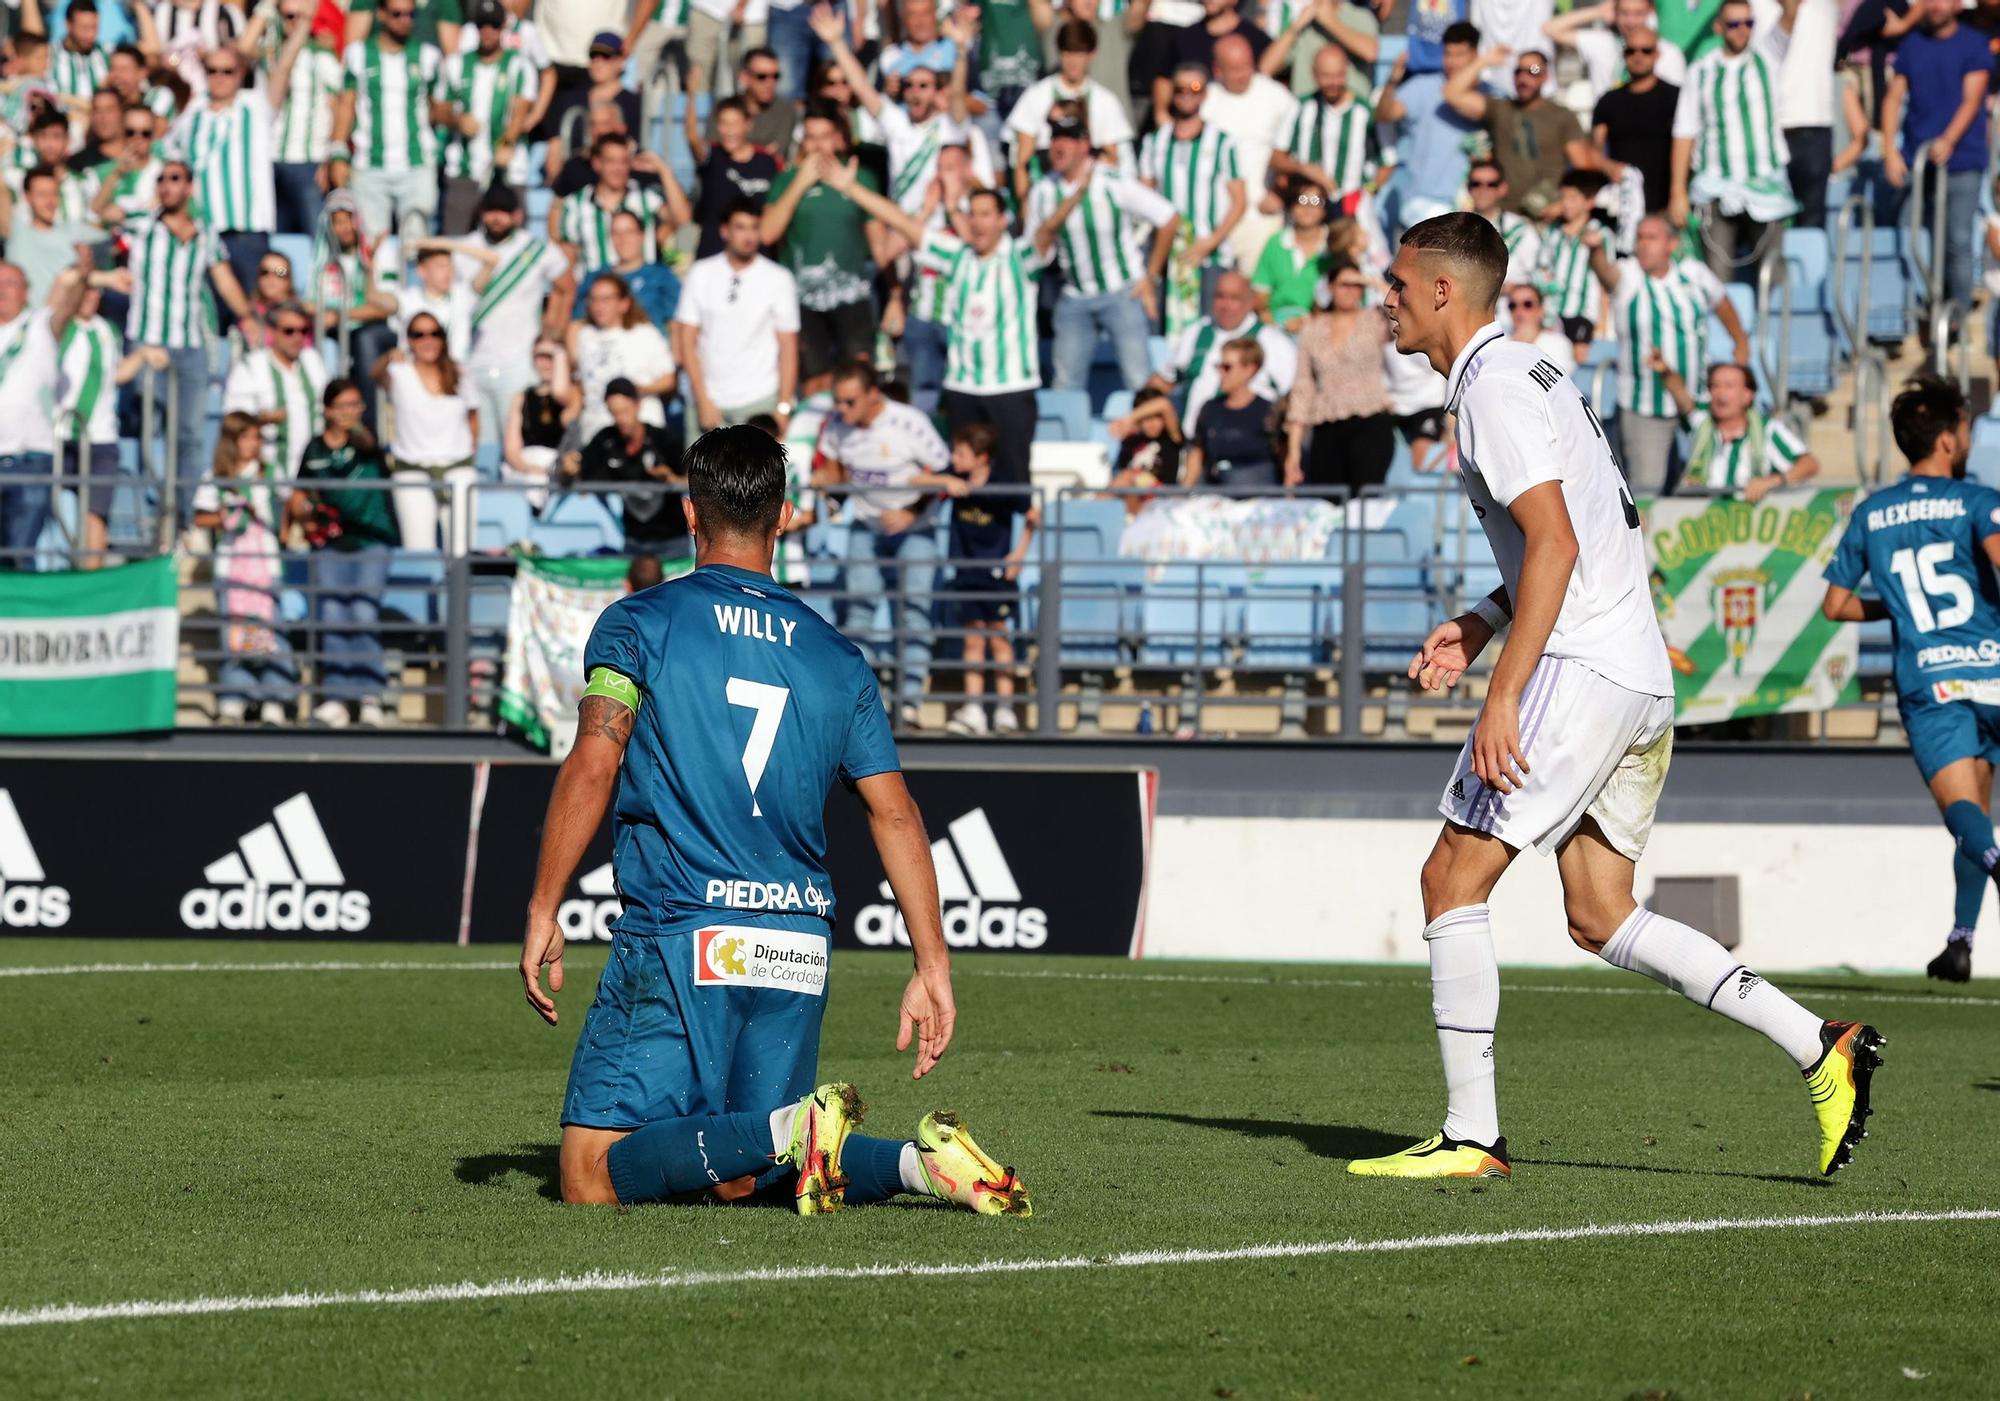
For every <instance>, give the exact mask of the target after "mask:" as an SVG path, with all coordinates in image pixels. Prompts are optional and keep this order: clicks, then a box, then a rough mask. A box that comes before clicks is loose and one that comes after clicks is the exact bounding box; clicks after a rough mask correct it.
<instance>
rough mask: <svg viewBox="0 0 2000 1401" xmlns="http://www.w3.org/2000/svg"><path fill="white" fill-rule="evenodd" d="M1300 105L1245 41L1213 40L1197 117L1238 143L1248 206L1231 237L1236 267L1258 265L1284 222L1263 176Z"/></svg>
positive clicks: (1238, 165)
mask: <svg viewBox="0 0 2000 1401" xmlns="http://www.w3.org/2000/svg"><path fill="white" fill-rule="evenodd" d="M1298 109H1299V104H1298V101H1297V99H1295V98H1294V97H1293V96H1292V94H1291V92H1290V90H1288V89H1287V88H1286V87H1285V85H1284V84H1283V83H1280V82H1279V81H1277V79H1275V78H1267V77H1266V76H1264V75H1263V74H1262V73H1259V72H1258V71H1257V64H1256V61H1255V60H1254V59H1253V58H1252V57H1251V53H1250V42H1249V40H1247V39H1245V38H1244V37H1243V36H1242V35H1240V34H1231V35H1228V36H1226V37H1224V38H1223V39H1220V40H1218V41H1217V43H1216V45H1215V81H1214V82H1212V83H1210V84H1209V85H1208V96H1207V97H1206V98H1204V99H1202V104H1201V119H1202V120H1203V121H1205V122H1207V123H1208V124H1209V125H1210V126H1213V127H1215V128H1216V129H1217V130H1218V131H1220V132H1221V133H1222V134H1223V135H1225V136H1227V137H1228V138H1229V139H1230V140H1231V141H1233V142H1235V143H1236V168H1237V173H1238V174H1240V175H1241V176H1242V177H1243V188H1244V189H1245V190H1246V191H1247V192H1248V193H1249V196H1250V208H1249V209H1248V210H1247V211H1246V212H1245V213H1244V215H1243V218H1242V220H1241V222H1239V223H1238V224H1237V225H1236V232H1235V233H1234V234H1233V235H1231V237H1230V246H1231V247H1232V248H1233V249H1234V250H1235V253H1236V264H1237V266H1238V267H1250V268H1254V267H1255V266H1257V259H1258V258H1259V257H1260V256H1261V255H1262V254H1263V252H1264V244H1265V243H1266V242H1267V241H1268V240H1269V239H1270V237H1271V235H1272V234H1274V233H1276V232H1277V231H1278V229H1279V227H1280V226H1281V225H1282V224H1283V223H1284V219H1283V217H1282V211H1281V210H1280V209H1279V207H1278V204H1277V202H1276V201H1275V200H1274V199H1269V198H1267V197H1266V193H1265V178H1264V177H1265V172H1266V170H1267V169H1268V168H1269V166H1270V163H1271V152H1272V150H1273V149H1274V148H1275V147H1276V146H1277V144H1278V142H1279V141H1280V140H1281V139H1282V138H1283V136H1284V133H1285V127H1286V126H1287V125H1288V124H1289V123H1290V122H1291V120H1292V117H1293V114H1294V113H1296V112H1297V111H1298Z"/></svg>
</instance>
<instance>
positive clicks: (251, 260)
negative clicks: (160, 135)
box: [167, 0, 408, 287]
mask: <svg viewBox="0 0 2000 1401" xmlns="http://www.w3.org/2000/svg"><path fill="white" fill-rule="evenodd" d="M403 3H408V0H403ZM248 65H249V60H248V59H246V58H244V57H243V55H242V54H240V53H238V52H237V51H236V49H235V47H234V46H225V47H222V48H216V49H211V50H210V51H209V52H208V53H206V54H204V55H203V56H202V71H203V72H204V73H205V74H206V75H207V77H208V95H207V97H206V98H205V99H203V100H201V101H197V102H194V103H191V104H190V105H189V107H188V109H187V111H186V112H184V113H182V114H181V119H180V120H179V121H178V122H176V123H174V127H173V129H172V130H171V131H169V132H168V133H167V154H168V155H170V156H177V157H179V158H180V159H182V160H184V161H186V162H187V163H188V165H189V167H190V168H191V169H193V170H194V172H195V180H196V188H195V193H194V203H195V207H196V208H197V209H199V210H200V211H201V215H202V220H203V222H204V223H205V224H206V225H207V227H208V231H209V232H210V233H212V234H214V235H216V236H217V237H219V238H220V239H221V240H222V247H223V250H224V251H225V252H226V253H227V254H228V255H229V266H230V268H231V269H232V270H233V271H234V272H235V273H236V280H237V281H238V282H239V283H241V284H242V285H243V286H245V287H251V286H255V285H256V282H257V263H258V260H259V259H261V258H262V257H263V256H264V255H265V254H266V253H268V252H269V251H270V249H271V231H272V230H273V229H274V228H276V227H277V219H278V212H277V202H276V196H275V194H274V193H273V190H272V185H271V131H272V119H271V107H270V104H269V103H268V102H266V101H265V100H264V94H263V93H261V92H259V91H257V90H256V89H255V88H252V87H247V86H246V85H245V84H244V81H243V79H244V69H245V68H246V67H248Z"/></svg>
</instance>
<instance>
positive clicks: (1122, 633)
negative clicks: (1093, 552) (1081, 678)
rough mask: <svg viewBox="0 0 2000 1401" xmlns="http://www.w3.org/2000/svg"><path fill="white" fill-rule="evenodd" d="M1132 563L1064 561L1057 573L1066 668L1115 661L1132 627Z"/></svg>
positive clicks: (1138, 575) (1135, 571) (1135, 580)
mask: <svg viewBox="0 0 2000 1401" xmlns="http://www.w3.org/2000/svg"><path fill="white" fill-rule="evenodd" d="M1143 577H1144V575H1143V571H1142V567H1141V566H1140V565H1139V564H1138V562H1137V561H1132V562H1129V563H1125V562H1120V561H1117V560H1109V559H1077V558H1075V557H1074V556H1071V557H1069V558H1068V559H1067V560H1066V561H1065V563H1064V565H1063V574H1062V617H1061V619H1060V620H1059V622H1060V625H1061V629H1062V660H1063V663H1064V665H1066V666H1075V665H1079V664H1090V663H1110V662H1116V661H1118V660H1119V659H1120V658H1121V657H1122V655H1123V652H1124V641H1125V639H1126V638H1127V637H1129V636H1131V634H1132V633H1133V631H1134V630H1135V629H1136V627H1137V625H1138V602H1137V600H1138V597H1139V594H1138V585H1139V582H1140V580H1141V579H1142V578H1143Z"/></svg>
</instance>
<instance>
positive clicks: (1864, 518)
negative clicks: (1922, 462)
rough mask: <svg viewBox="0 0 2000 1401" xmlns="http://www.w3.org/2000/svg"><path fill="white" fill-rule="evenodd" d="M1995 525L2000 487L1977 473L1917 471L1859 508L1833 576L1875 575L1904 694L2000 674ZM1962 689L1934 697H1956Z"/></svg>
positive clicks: (1843, 579)
mask: <svg viewBox="0 0 2000 1401" xmlns="http://www.w3.org/2000/svg"><path fill="white" fill-rule="evenodd" d="M1990 535H2000V492H1996V491H1994V490H1993V489H1992V488H1990V487H1985V486H1981V485H1980V484H1979V483H1977V482H1968V481H1958V480H1954V479H1952V478H1950V477H1918V476H1909V477H1905V478H1903V480H1902V481H1900V482H1897V483H1896V484H1895V485H1894V486H1890V487H1884V488H1883V489H1882V490H1880V491H1878V492H1876V493H1875V494H1874V495H1873V496H1870V497H1869V498H1868V499H1867V500H1865V501H1863V502H1862V503H1861V504H1860V505H1859V506H1856V507H1855V508H1854V516H1853V519H1851V520H1849V521H1848V523H1847V533H1846V534H1845V535H1842V536H1841V537H1840V547H1839V548H1838V549H1836V550H1835V551H1834V553H1833V563H1832V564H1830V565H1828V566H1827V570H1826V581H1827V582H1828V583H1829V584H1838V585H1839V586H1840V587H1841V588H1844V589H1850V590H1851V589H1858V588H1860V587H1861V580H1862V577H1863V576H1864V575H1867V576H1872V577H1873V578H1874V580H1875V587H1876V589H1877V590H1878V591H1879V592H1880V593H1881V595H1882V602H1883V603H1884V604H1885V605H1886V606H1887V607H1888V609H1889V620H1890V625H1891V626H1892V627H1893V628H1894V629H1895V634H1896V690H1897V693H1898V694H1900V695H1904V696H1911V695H1915V694H1917V693H1920V692H1921V693H1926V694H1929V693H1932V692H1934V691H1935V690H1936V688H1937V685H1938V683H1939V682H1944V681H1993V680H1996V679H2000V590H1997V589H1996V588H1995V585H1994V578H1993V570H1992V568H1991V566H1989V565H1988V563H1987V561H1986V538H1987V537H1988V536H1990ZM1959 689H1962V688H1959ZM1953 691H1954V688H1952V687H1946V688H1945V690H1944V692H1940V693H1937V694H1935V695H1934V696H1933V698H1934V699H1937V700H1954V699H1957V698H1958V697H1957V695H1956V694H1955V693H1951V692H1953ZM1978 699H1980V700H1982V701H1986V702H1987V703H1988V704H1992V703H1993V702H1992V701H1988V700H1987V697H1986V696H1984V695H1982V696H1979V697H1978Z"/></svg>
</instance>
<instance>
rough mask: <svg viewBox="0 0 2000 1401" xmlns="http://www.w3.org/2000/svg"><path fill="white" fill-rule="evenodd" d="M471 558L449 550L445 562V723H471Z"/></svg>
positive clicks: (452, 727)
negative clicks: (451, 552)
mask: <svg viewBox="0 0 2000 1401" xmlns="http://www.w3.org/2000/svg"><path fill="white" fill-rule="evenodd" d="M471 594H472V560H471V558H470V557H469V556H467V555H463V554H448V555H447V556H446V557H445V562H444V723H445V728H446V729H448V730H464V729H466V728H468V727H469V723H470V722H469V720H468V718H467V717H468V715H469V714H470V704H471V699H472V696H471V692H472V660H471V655H470V653H471V630H472V598H471Z"/></svg>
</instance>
